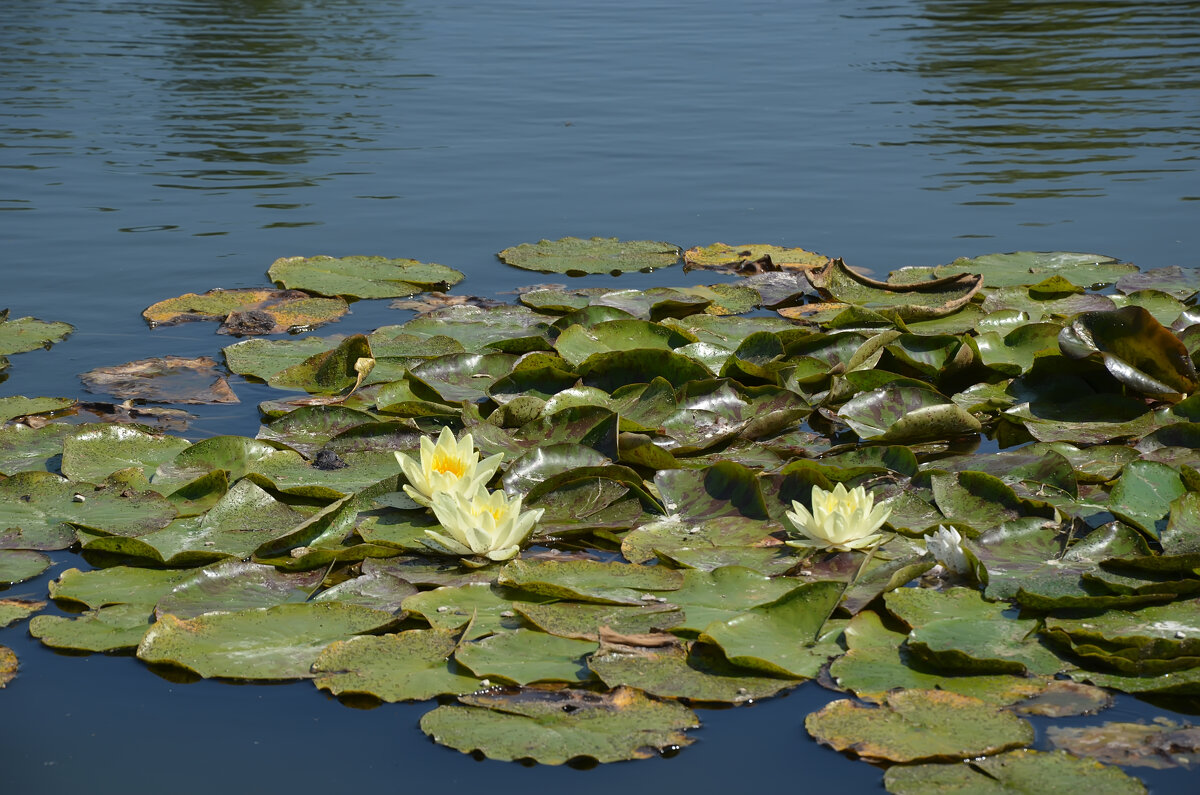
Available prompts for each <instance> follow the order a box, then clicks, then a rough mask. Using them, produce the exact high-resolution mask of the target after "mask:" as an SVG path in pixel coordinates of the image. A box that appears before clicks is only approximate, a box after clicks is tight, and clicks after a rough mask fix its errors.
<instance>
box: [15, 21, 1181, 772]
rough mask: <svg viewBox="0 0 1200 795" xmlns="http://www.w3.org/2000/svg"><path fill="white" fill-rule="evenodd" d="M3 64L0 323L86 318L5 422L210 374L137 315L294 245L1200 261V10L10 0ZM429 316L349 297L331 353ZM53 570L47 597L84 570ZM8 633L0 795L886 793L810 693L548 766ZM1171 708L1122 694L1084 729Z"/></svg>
mask: <svg viewBox="0 0 1200 795" xmlns="http://www.w3.org/2000/svg"><path fill="white" fill-rule="evenodd" d="M0 47H2V48H3V49H2V52H3V55H4V57H3V58H0V233H2V239H3V241H4V246H3V250H2V251H0V273H2V274H3V276H4V277H5V278H4V288H3V289H4V293H3V301H2V302H0V304H2V305H3V306H8V307H9V308H10V309H11V311H12V315H13V317H20V316H24V315H32V316H36V317H39V318H42V319H45V320H65V321H68V322H70V323H72V324H73V325H75V327H76V329H77V330H76V332H75V333H74V334H73V335H72V336H71V337H70V338H69V339H68V340H67V341H66V342H63V343H61V344H59V345H57V346H55V347H54V349H53V350H51V351H49V352H46V351H37V352H33V353H28V354H22V355H20V356H16V357H13V358H12V367H11V368H10V369H9V370H8V371H7V372H8V375H9V377H8V380H7V381H5V382H4V383H2V384H0V394H2V395H13V394H25V395H64V396H72V397H74V396H78V397H83V396H85V394H86V393H84V392H83V390H82V387H81V384H80V382H79V380H78V374H79V373H81V372H83V371H85V370H89V369H91V368H93V367H98V366H102V365H112V364H119V363H121V362H125V361H129V360H133V359H138V358H144V357H147V356H159V355H166V354H175V355H185V356H196V355H216V354H217V353H218V352H219V349H220V347H222V346H223V345H226V344H228V343H229V342H230V341H231V340H230V339H229V338H227V337H218V336H216V335H215V334H214V333H213V327H212V326H211V325H209V324H190V325H184V326H178V327H174V328H162V329H155V330H153V331H151V330H149V329H148V328H146V326H145V324H144V322H143V321H142V319H141V317H140V313H141V311H142V309H144V308H145V307H146V306H147V305H149V304H151V303H153V302H155V301H158V300H160V299H163V298H168V297H172V296H176V295H180V294H182V293H185V292H203V291H205V290H208V289H210V288H213V287H226V288H229V287H241V286H255V285H264V284H266V283H267V282H266V276H265V272H266V269H267V267H268V266H269V265H270V263H271V262H272V261H273V260H274V259H276V258H277V257H281V256H291V255H306V256H307V255H314V254H330V255H335V256H342V255H349V254H380V255H387V256H392V257H411V258H415V259H420V260H425V261H435V262H441V263H444V264H446V265H450V266H453V267H455V268H458V269H460V270H462V271H464V272H465V273H466V274H467V280H466V281H465V282H464V284H463V285H461V286H460V287H459V288H457V289H456V291H457V292H469V293H474V294H479V295H492V296H494V295H497V294H499V293H501V292H503V291H506V290H511V289H513V288H515V287H518V286H521V285H526V284H530V283H534V282H544V281H562V278H561V277H552V276H551V277H544V276H542V275H539V274H532V273H528V272H523V271H518V270H516V269H513V268H510V267H508V266H505V265H503V264H501V263H500V262H499V261H498V260H497V259H496V258H495V252H497V251H499V250H500V249H502V248H505V247H507V246H510V245H515V244H517V243H521V242H527V241H536V240H538V239H541V238H558V237H561V236H564V235H575V236H580V237H588V236H592V235H602V236H616V237H621V238H625V239H654V240H665V241H669V242H672V243H675V244H678V245H680V246H683V247H685V248H686V247H690V246H693V245H707V244H709V243H713V242H717V241H723V242H727V243H731V244H739V243H776V244H785V245H794V246H803V247H805V248H808V249H812V250H816V251H819V252H821V253H824V254H827V255H831V256H841V257H843V258H845V259H846V261H847V262H848V263H850V264H851V265H857V266H863V267H867V268H870V269H873V270H874V271H875V272H877V273H883V272H886V271H887V270H889V269H891V268H895V267H899V266H904V265H928V264H937V263H943V262H948V261H950V260H951V259H953V258H954V257H957V256H962V255H968V256H973V255H979V254H985V253H990V252H994V251H1012V250H1023V249H1033V250H1074V251H1088V252H1094V253H1098V254H1105V255H1111V256H1115V257H1120V258H1122V259H1125V260H1128V261H1132V262H1135V263H1137V264H1138V265H1140V266H1142V267H1143V268H1152V267H1161V266H1165V265H1182V266H1185V267H1195V266H1197V265H1198V264H1200V258H1198V257H1197V251H1198V250H1200V245H1198V244H1200V205H1197V204H1196V201H1197V200H1198V199H1200V179H1198V173H1197V172H1198V167H1200V159H1198V158H1200V91H1198V89H1200V3H1197V2H1191V1H1190V0H1175V1H1174V2H1171V1H1168V2H1156V3H1148V2H1147V3H1139V2H1121V1H1119V0H1098V1H1096V2H1086V1H1083V0H1080V1H1071V0H923V1H922V0H876V1H875V2H867V1H865V0H838V1H837V2H834V1H833V0H808V1H807V2H802V3H799V2H784V1H783V0H744V1H743V2H740V3H730V2H716V0H690V1H689V2H683V1H682V0H679V1H677V2H665V1H663V0H640V1H639V2H630V0H609V2H605V3H593V2H549V1H548V0H523V1H520V2H518V1H515V0H490V1H489V2H482V1H466V2H435V1H434V0H155V2H146V1H145V0H6V1H5V3H4V12H3V18H2V20H0ZM712 279H713V275H712V274H703V273H701V274H690V275H688V274H683V273H682V272H681V271H680V270H679V269H678V268H673V269H667V270H664V271H660V272H657V273H653V274H636V275H627V276H624V277H621V279H620V280H614V279H613V278H611V277H608V276H598V277H588V278H586V279H577V280H572V283H573V285H576V286H589V285H616V284H621V285H623V286H637V287H645V286H652V285H671V284H685V283H702V282H706V281H711V280H712ZM410 316H411V313H410V312H407V311H401V310H395V309H389V308H388V306H387V302H382V301H368V302H361V303H358V304H355V305H354V307H353V310H352V313H351V314H350V315H349V316H348V317H346V318H345V319H344V320H343V321H341V322H340V323H339V324H338V325H337V326H334V327H331V328H328V329H325V330H324V331H323V332H320V333H331V332H334V331H336V332H339V333H349V332H354V331H363V330H369V329H372V328H375V327H377V326H379V325H383V324H385V323H398V322H403V321H404V320H405V319H407V318H408V317H410ZM232 383H233V386H234V389H235V391H236V392H237V393H238V395H239V397H240V398H241V400H242V403H241V404H240V405H238V406H235V407H205V408H201V409H199V410H198V411H197V413H198V415H199V416H198V419H197V420H196V422H195V423H194V424H193V426H192V428H191V429H190V430H189V436H190V437H191V438H199V437H201V436H207V435H212V434H216V433H240V434H246V435H253V434H254V433H255V432H256V430H257V428H258V424H259V423H258V416H257V413H256V411H255V409H254V406H255V404H256V403H257V402H258V401H259V400H262V399H264V398H266V397H268V396H269V395H272V393H271V391H270V390H268V389H266V388H265V387H263V386H261V385H253V384H247V383H245V382H243V381H241V380H239V379H236V378H235V379H233V382H232ZM59 560H60V564H59V565H57V566H56V567H55V569H53V570H52V571H51V573H50V575H48V576H56V574H57V572H59V571H61V570H62V568H64V567H65V566H66V565H68V563H69V565H76V564H77V563H78V561H77V560H75V559H73V558H72V556H70V555H62V556H60V558H59ZM46 579H47V577H43V578H40V579H38V580H36V581H33V582H31V583H25V584H22V585H19V586H16V587H14V588H12V589H10V590H9V591H8V592H7V593H6V594H5V596H9V597H14V596H15V597H22V596H26V597H33V598H38V597H44V594H45V583H46ZM0 643H4V644H5V645H8V646H11V647H12V648H14V649H15V650H16V651H17V654H18V655H19V657H20V659H21V666H22V667H21V673H20V676H19V677H18V678H17V679H16V680H15V681H14V682H13V683H12V684H11V685H10V686H9V687H8V688H7V689H5V690H4V691H3V693H2V694H0V709H3V716H4V719H3V721H0V785H2V788H3V791H4V792H6V793H8V792H13V793H24V792H44V791H57V790H62V789H67V788H76V789H80V788H85V789H86V790H87V791H89V792H95V793H107V792H173V793H190V792H197V793H200V792H203V793H211V792H214V791H221V790H225V791H228V792H248V791H252V790H267V791H283V790H294V789H301V788H302V789H303V791H331V790H333V789H334V788H336V789H337V790H338V791H348V790H351V789H358V788H367V789H370V790H379V791H401V790H410V789H419V790H427V789H429V788H438V789H443V788H446V787H456V788H457V787H470V788H472V790H473V791H481V790H483V789H484V788H486V789H487V790H488V791H496V792H511V793H517V792H522V791H525V790H527V789H528V788H546V787H553V788H564V789H569V790H570V791H572V792H578V793H589V792H611V791H614V790H620V789H625V790H631V791H638V792H641V791H651V790H658V789H661V788H663V787H668V786H669V787H672V788H674V787H679V788H685V789H692V790H695V791H714V792H716V791H722V790H729V791H742V790H745V789H746V788H748V787H751V788H767V787H770V788H773V789H785V788H786V789H787V790H792V789H805V788H808V787H817V788H820V789H822V790H825V789H828V788H830V787H836V788H837V789H838V790H839V791H841V792H861V791H873V790H877V789H878V788H879V786H880V783H879V782H880V780H881V775H880V772H879V770H878V769H876V768H874V767H871V766H869V765H867V764H864V763H861V762H853V761H850V760H848V759H846V758H844V757H842V756H840V755H838V754H835V753H833V752H832V751H828V750H823V749H821V748H819V747H818V746H816V745H815V743H813V742H812V741H811V740H810V739H808V737H807V735H806V733H805V732H804V729H803V717H804V715H805V714H807V713H808V712H810V711H811V710H813V709H816V708H818V707H819V706H820V705H821V704H823V703H824V702H825V701H827V700H828V699H829V698H830V697H831V695H832V694H830V693H828V692H827V691H823V690H821V689H820V688H819V687H817V686H816V685H815V684H811V683H810V684H806V685H804V686H803V687H801V688H800V689H798V690H797V691H795V692H794V693H793V694H791V695H790V696H787V697H785V698H779V699H775V700H771V701H768V702H765V703H762V704H758V705H755V706H754V707H752V708H745V707H743V708H738V709H732V710H725V711H717V712H713V711H705V712H704V713H703V715H702V719H703V721H704V727H703V728H702V729H701V730H699V731H698V732H695V736H696V737H697V738H698V741H697V744H696V745H695V746H693V747H690V748H687V749H684V750H683V751H682V752H681V753H680V754H678V755H677V756H675V757H673V758H670V759H656V760H651V761H647V762H638V763H630V764H619V765H610V766H602V767H600V768H597V769H594V770H590V771H579V770H572V769H569V768H549V767H537V768H532V769H526V768H524V767H521V766H519V765H511V764H501V763H496V762H482V763H477V762H475V761H472V760H471V759H470V758H469V757H466V756H463V755H461V754H458V753H457V752H455V751H451V750H448V749H445V748H440V747H437V746H434V745H432V744H431V743H429V742H428V741H427V740H426V739H425V738H424V737H423V735H421V734H420V732H419V730H418V729H417V725H416V724H417V720H418V718H419V716H420V714H422V713H423V712H424V711H426V710H427V709H428V705H394V706H388V707H382V708H379V709H375V710H370V711H359V710H353V709H350V708H347V707H346V706H343V705H341V704H340V703H339V702H337V701H336V700H332V699H329V698H326V697H325V696H324V695H322V694H320V693H318V692H317V691H315V689H313V688H312V687H311V686H310V685H307V684H303V683H300V684H289V685H280V686H246V687H233V686H230V685H228V684H221V683H215V682H200V683H196V684H186V685H181V684H173V683H170V682H168V681H166V680H164V679H160V678H158V677H156V676H155V675H153V674H152V673H149V672H148V671H147V670H146V669H145V668H144V667H143V666H142V665H141V664H139V663H136V662H135V661H133V660H130V659H125V658H119V657H107V656H101V655H93V656H90V657H72V656H64V655H59V654H55V653H53V652H50V651H49V650H47V649H45V648H43V647H42V646H41V645H40V644H38V643H37V642H35V641H32V640H31V639H29V638H28V637H27V634H26V632H25V629H24V625H20V626H18V627H14V628H9V629H7V630H4V631H3V632H2V633H0ZM1158 714H1170V713H1162V712H1160V711H1159V710H1157V709H1156V708H1152V707H1149V706H1147V705H1144V704H1142V703H1141V702H1137V701H1134V700H1133V699H1128V698H1124V699H1122V700H1121V702H1120V704H1119V706H1118V708H1117V709H1116V710H1113V711H1110V712H1107V713H1104V714H1103V715H1102V716H1100V718H1097V719H1091V720H1093V721H1095V720H1122V719H1133V718H1135V717H1142V718H1149V717H1153V716H1155V715H1158ZM1174 717H1176V718H1178V716H1174ZM1072 720H1074V721H1076V722H1079V721H1086V720H1088V719H1072ZM1065 723H1067V724H1070V723H1071V721H1065ZM1133 772H1135V773H1136V774H1138V775H1141V776H1142V777H1143V778H1145V780H1146V781H1148V782H1150V783H1151V784H1153V785H1154V786H1155V787H1156V788H1159V790H1160V791H1164V792H1165V791H1181V788H1183V787H1184V786H1185V784H1186V783H1187V782H1188V780H1189V779H1187V777H1186V776H1187V774H1186V773H1183V772H1179V771H1166V772H1152V771H1150V772H1148V771H1146V770H1145V769H1137V770H1134V771H1133Z"/></svg>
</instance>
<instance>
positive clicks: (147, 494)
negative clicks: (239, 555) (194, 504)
mask: <svg viewBox="0 0 1200 795" xmlns="http://www.w3.org/2000/svg"><path fill="white" fill-rule="evenodd" d="M175 513H176V512H175V508H174V506H172V505H171V503H170V502H168V501H167V499H166V498H165V497H163V496H162V495H160V494H157V493H156V492H153V491H133V490H129V489H126V490H120V491H119V490H118V489H116V488H108V487H106V486H93V485H92V484H90V483H75V482H72V481H69V480H67V479H66V478H62V477H59V476H58V475H53V474H51V473H49V472H18V473H17V474H15V475H13V476H12V477H10V478H8V479H7V480H4V481H0V526H2V527H19V528H21V530H22V533H23V534H24V535H25V536H27V537H30V538H45V537H47V536H48V535H49V536H53V537H55V538H58V537H59V536H60V535H61V532H60V529H59V525H61V524H62V523H69V524H73V525H76V526H78V527H83V528H86V529H89V530H91V531H93V532H97V533H101V534H103V535H114V536H139V535H143V534H145V533H149V532H152V531H154V530H158V529H159V528H162V527H165V526H166V525H167V524H168V523H169V522H170V521H171V519H172V518H174V516H175ZM53 548H60V549H61V547H58V546H56V547H53Z"/></svg>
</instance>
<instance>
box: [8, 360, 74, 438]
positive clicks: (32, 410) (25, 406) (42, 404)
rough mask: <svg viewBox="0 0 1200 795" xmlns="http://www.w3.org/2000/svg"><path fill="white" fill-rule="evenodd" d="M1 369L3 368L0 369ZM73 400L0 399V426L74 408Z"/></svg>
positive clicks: (21, 397) (42, 398)
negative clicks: (22, 418) (24, 418)
mask: <svg viewBox="0 0 1200 795" xmlns="http://www.w3.org/2000/svg"><path fill="white" fill-rule="evenodd" d="M0 369H3V368H0ZM75 405H76V402H75V400H74V399H73V398H55V397H35V398H29V397H25V396H24V395H14V396H12V397H0V425H2V424H4V423H6V422H8V421H9V420H12V419H18V418H21V417H35V416H40V415H44V414H51V413H54V412H59V411H66V410H68V409H71V408H74V407H75Z"/></svg>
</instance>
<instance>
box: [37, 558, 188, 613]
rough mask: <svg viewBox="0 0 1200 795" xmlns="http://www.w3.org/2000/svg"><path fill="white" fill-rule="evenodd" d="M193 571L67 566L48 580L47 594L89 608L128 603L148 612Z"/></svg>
mask: <svg viewBox="0 0 1200 795" xmlns="http://www.w3.org/2000/svg"><path fill="white" fill-rule="evenodd" d="M194 574H195V572H193V571H190V570H183V571H180V570H177V569H143V568H137V567H133V566H112V567H110V568H107V569H94V570H92V571H80V570H79V569H67V570H66V571H64V572H63V573H62V574H60V575H59V576H58V579H56V580H51V582H50V598H51V599H54V600H56V601H57V600H65V601H69V602H78V603H80V604H84V605H87V606H88V607H91V608H99V607H104V606H106V605H117V604H130V605H138V606H141V607H145V608H146V611H145V612H146V614H147V615H149V614H150V612H151V610H152V608H153V607H154V605H155V603H156V602H158V600H159V599H161V598H162V597H163V596H165V595H166V594H168V593H170V591H171V589H172V588H174V587H175V586H176V585H178V584H179V583H181V582H183V581H184V580H187V579H189V578H191V577H192V576H194Z"/></svg>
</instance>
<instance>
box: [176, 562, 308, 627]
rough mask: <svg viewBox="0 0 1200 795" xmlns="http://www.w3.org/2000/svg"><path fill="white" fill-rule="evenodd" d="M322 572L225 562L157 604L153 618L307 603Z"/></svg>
mask: <svg viewBox="0 0 1200 795" xmlns="http://www.w3.org/2000/svg"><path fill="white" fill-rule="evenodd" d="M324 574H325V573H324V572H320V571H317V572H299V573H296V572H281V571H279V570H277V569H276V568H275V567H274V566H263V565H261V564H258V563H249V562H246V561H242V560H227V561H222V562H220V563H216V564H213V565H212V566H208V567H206V568H203V569H200V570H199V571H196V572H195V573H194V574H192V576H191V577H189V578H187V579H185V580H183V581H182V582H179V583H178V584H176V585H175V586H173V587H172V588H171V590H170V592H169V593H166V594H164V595H163V596H162V598H160V599H159V600H158V603H157V605H156V606H155V610H154V612H155V615H156V616H158V617H159V618H161V617H162V616H163V615H165V614H167V613H170V614H171V615H173V616H175V617H176V618H195V617H196V616H200V615H204V614H205V613H212V612H215V611H218V610H225V611H234V610H245V609H247V608H252V607H271V606H273V605H278V604H284V603H286V602H303V601H305V600H307V599H308V595H309V594H310V593H312V592H313V591H314V590H315V589H316V588H317V586H318V585H320V584H321V580H322V579H323V578H324Z"/></svg>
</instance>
